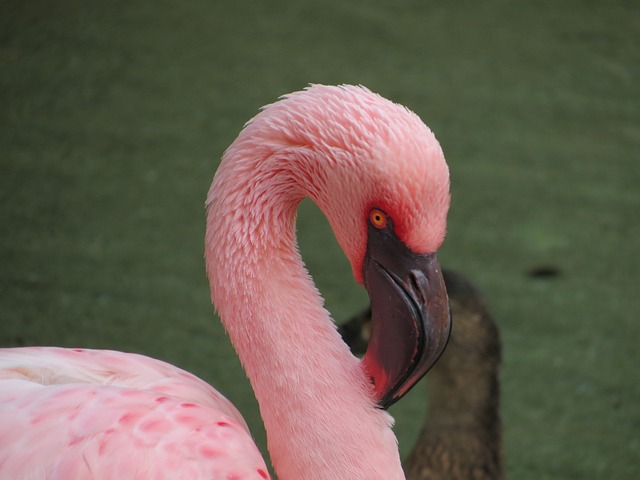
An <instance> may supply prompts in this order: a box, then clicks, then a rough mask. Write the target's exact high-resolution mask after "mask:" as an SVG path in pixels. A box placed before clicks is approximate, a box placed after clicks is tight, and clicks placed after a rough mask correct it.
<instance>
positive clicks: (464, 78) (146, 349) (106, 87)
mask: <svg viewBox="0 0 640 480" xmlns="http://www.w3.org/2000/svg"><path fill="white" fill-rule="evenodd" d="M309 82H314V83H332V84H335V83H358V84H364V85H367V86H368V87H370V88H371V89H373V90H374V91H377V92H379V93H381V94H383V95H385V96H387V97H389V98H391V99H393V100H395V101H397V102H401V103H404V104H406V105H408V106H409V107H410V108H412V109H413V110H414V111H416V112H417V113H418V114H419V115H420V116H421V117H422V118H423V119H424V120H425V122H426V123H427V124H428V125H430V127H431V128H432V129H433V130H434V132H435V133H436V135H437V136H438V138H439V139H440V141H441V143H442V145H443V148H444V151H445V154H446V156H447V159H448V162H449V164H450V168H451V175H452V194H453V203H452V209H451V213H450V217H449V218H450V220H449V232H448V237H447V240H446V242H445V245H444V246H443V248H442V250H441V253H440V258H441V261H442V263H443V264H444V265H446V266H448V267H450V268H457V269H459V270H462V271H464V272H466V273H467V274H468V275H469V276H470V277H471V278H473V279H474V280H475V281H476V283H477V284H478V286H479V287H480V288H481V289H482V290H483V292H484V293H485V295H486V297H487V298H488V300H489V302H490V304H491V306H492V309H493V311H494V314H495V316H496V319H497V322H498V324H499V326H500V328H501V331H502V335H503V340H504V368H503V375H502V379H503V410H502V414H503V420H504V426H505V451H506V460H507V467H508V475H509V477H510V478H513V479H573V478H575V479H602V478H606V479H630V478H634V477H636V476H637V475H638V472H640V386H639V385H640V381H639V380H640V362H639V360H640V353H639V348H638V337H640V326H639V319H640V300H639V298H640V290H639V287H638V280H639V278H640V275H639V268H640V261H639V259H638V250H639V248H640V235H639V234H640V191H639V188H640V187H639V185H640V158H639V157H640V87H639V86H640V9H639V8H638V6H637V5H636V4H635V2H631V1H622V0H614V1H610V2H593V1H586V0H584V1H562V2H560V1H554V0H543V1H536V2H524V1H500V0H489V1H485V2H472V1H457V0H452V1H449V2H435V1H396V2H390V1H389V2H384V1H381V0H377V1H364V0H356V1H349V2H347V1H343V0H340V1H337V0H333V1H327V2H317V1H316V2H310V1H306V0H304V1H296V2H292V1H270V2H249V1H236V2H231V1H227V2H222V1H206V0H184V1H180V2H178V1H173V2H171V1H153V2H152V1H142V0H127V1H119V0H111V1H92V0H90V1H86V0H83V1H79V0H77V1H72V0H60V1H56V2H52V1H40V0H30V1H28V2H25V1H22V0H20V1H17V0H4V1H3V2H2V3H0V344H1V345H5V346H13V345H33V344H51V345H64V346H87V347H99V348H113V349H122V350H126V351H135V352H142V353H145V354H148V355H152V356H155V357H158V358H162V359H164V360H167V361H169V362H172V363H175V364H177V365H180V366H182V367H184V368H186V369H188V370H190V371H192V372H194V373H196V374H198V375H200V376H202V377H203V378H205V379H206V380H208V381H210V382H212V383H213V384H214V385H216V386H217V387H218V388H219V389H220V390H221V391H222V392H224V393H226V394H227V395H228V396H229V398H230V399H231V400H232V401H233V402H234V403H236V405H237V406H238V407H239V408H240V409H241V411H242V412H243V413H244V414H245V416H246V418H247V420H248V422H249V424H250V426H251V428H252V431H253V432H254V433H255V436H256V438H257V439H258V441H259V442H260V444H261V446H263V449H264V433H263V431H262V430H261V428H262V427H261V423H260V419H259V415H258V413H257V410H256V405H255V401H254V400H253V399H252V396H251V393H250V388H249V385H248V382H247V381H246V379H245V378H244V375H243V373H242V371H241V369H240V366H239V363H238V362H237V360H236V359H235V356H234V354H233V350H232V348H231V346H230V345H229V343H228V341H227V339H226V337H225V336H224V333H223V331H222V329H221V328H220V326H219V324H218V321H217V320H216V319H215V318H214V316H213V313H212V308H211V305H210V301H209V292H208V285H207V281H206V278H205V275H204V267H203V260H202V252H203V246H202V243H203V230H204V211H203V202H204V196H205V193H206V191H207V189H208V186H209V184H210V181H211V178H212V176H213V172H214V171H215V168H216V165H217V162H218V159H219V158H220V156H221V154H222V152H223V150H224V149H225V148H226V146H227V145H229V144H230V143H231V142H232V141H233V139H234V138H235V135H236V134H237V133H238V131H239V130H240V128H241V127H242V125H243V123H244V122H245V121H246V120H248V119H249V118H250V117H251V116H252V115H254V114H255V113H256V111H257V109H258V107H260V106H261V105H263V104H265V103H269V102H271V101H273V100H274V99H275V98H276V97H277V96H279V95H281V94H283V93H286V92H289V91H293V90H298V89H301V88H303V87H304V86H305V85H306V84H307V83H309ZM299 231H300V237H301V243H302V248H303V253H304V255H305V259H306V261H307V263H308V265H309V268H310V269H311V271H312V273H313V274H314V275H315V277H316V279H317V281H318V284H319V286H320V288H321V290H322V291H323V293H324V295H325V297H326V299H327V305H328V307H329V308H330V309H331V310H332V312H333V313H334V316H335V318H337V319H343V318H346V317H347V316H348V315H349V314H351V313H353V312H355V311H356V310H357V309H358V308H359V307H361V306H362V305H364V303H365V302H366V297H365V295H364V293H363V292H362V291H361V289H360V287H358V286H357V285H356V284H355V282H353V280H352V278H351V277H350V273H349V268H348V265H347V263H346V261H345V260H344V258H343V256H342V253H341V252H340V251H339V250H338V248H337V246H336V244H335V241H334V240H333V237H332V234H331V232H330V231H329V230H328V228H327V225H326V223H325V221H324V219H322V218H321V217H320V215H319V214H318V212H317V210H315V208H314V207H312V206H311V205H310V204H308V203H305V204H303V206H302V207H301V212H300V216H299ZM538 266H551V267H554V268H557V269H558V270H559V271H560V275H559V276H557V277H555V278H550V279H546V280H545V279H533V278H531V277H529V276H528V275H527V272H528V271H529V270H530V269H532V268H535V267H538ZM424 401H425V400H424V389H422V388H418V389H415V390H414V391H413V392H412V393H411V395H410V396H409V397H407V398H406V399H405V400H403V401H402V402H401V403H399V404H398V405H397V406H395V407H394V408H393V414H394V415H395V416H396V417H397V428H396V431H397V433H398V437H399V439H400V446H401V449H402V452H403V453H406V452H407V451H408V449H409V448H410V446H411V443H412V442H413V439H414V437H415V435H416V431H417V428H418V426H419V424H420V416H421V414H422V412H423V410H424Z"/></svg>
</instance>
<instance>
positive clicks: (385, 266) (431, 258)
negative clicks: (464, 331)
mask: <svg viewBox="0 0 640 480" xmlns="http://www.w3.org/2000/svg"><path fill="white" fill-rule="evenodd" d="M363 276H364V285H365V287H366V289H367V292H368V293H369V299H370V301H371V338H370V340H369V345H368V347H367V351H366V353H365V355H364V357H363V359H362V362H363V365H364V368H365V371H366V372H367V375H368V376H369V377H370V379H371V382H372V383H373V387H374V391H375V396H376V399H377V401H378V405H379V406H380V407H381V408H384V409H387V408H389V407H390V406H391V405H393V404H394V403H395V402H397V401H398V400H400V398H402V397H403V396H404V395H405V394H406V393H407V392H408V391H409V390H410V389H411V388H412V387H413V386H414V385H415V384H416V383H417V382H418V380H420V379H421V378H422V377H423V376H424V375H425V374H426V373H427V372H428V371H429V369H430V368H431V367H432V366H433V365H434V364H435V362H436V361H437V360H438V358H439V357H440V354H441V353H442V352H443V351H444V348H445V346H446V345H447V341H448V340H449V333H450V330H451V315H450V312H449V299H448V297H447V290H446V287H445V284H444V279H443V277H442V269H441V267H440V264H439V263H438V259H437V258H436V255H435V254H434V253H431V254H416V253H414V252H413V251H411V250H410V249H409V248H408V247H406V246H405V245H404V244H403V243H402V242H401V241H400V240H399V239H398V238H397V237H396V235H395V234H394V233H393V231H390V230H377V229H375V228H374V227H372V226H369V234H368V246H367V253H366V256H365V261H364V266H363Z"/></svg>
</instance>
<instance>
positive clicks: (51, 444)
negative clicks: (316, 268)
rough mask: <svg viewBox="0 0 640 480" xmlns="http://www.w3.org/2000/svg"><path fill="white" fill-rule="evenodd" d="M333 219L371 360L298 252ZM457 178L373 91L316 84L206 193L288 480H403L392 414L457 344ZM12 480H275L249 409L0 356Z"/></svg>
mask: <svg viewBox="0 0 640 480" xmlns="http://www.w3.org/2000/svg"><path fill="white" fill-rule="evenodd" d="M305 197H310V198H311V199H312V200H313V201H315V202H316V203H317V204H318V206H319V207H320V208H321V210H322V211H323V213H324V214H325V215H326V216H327V218H328V220H329V223H330V224H331V226H332V229H333V231H334V233H335V235H336V238H337V240H338V242H339V244H340V245H341V247H342V249H343V250H344V252H345V254H346V255H347V258H348V259H349V261H350V263H351V266H352V270H353V274H354V277H355V279H356V280H357V281H358V282H360V283H363V284H364V286H365V288H367V291H368V292H369V295H370V298H371V302H372V305H373V320H372V322H373V327H372V329H373V335H372V341H371V342H370V345H369V348H368V350H367V352H366V353H365V355H364V358H363V360H362V361H361V360H359V359H358V358H356V357H355V356H353V355H352V354H351V352H350V351H349V349H348V347H347V346H346V345H345V344H344V342H343V341H342V340H341V339H340V336H339V334H338V332H337V330H336V327H335V325H334V323H333V322H332V320H331V318H330V316H329V314H328V312H327V311H326V310H325V309H324V307H323V304H322V299H321V297H320V295H319V293H318V292H317V290H316V289H315V287H314V285H313V282H312V280H311V278H310V276H309V275H308V273H307V271H306V269H305V267H304V264H303V262H302V259H301V257H300V254H299V251H298V248H297V244H296V238H295V213H296V208H297V205H298V203H299V202H300V201H301V200H302V199H303V198H305ZM448 206H449V177H448V169H447V165H446V163H445V161H444V156H443V154H442V150H441V149H440V146H439V144H438V142H437V141H436V139H435V137H434V136H433V134H432V133H431V131H430V130H429V129H428V128H427V127H426V126H425V125H424V123H422V121H421V120H420V119H419V118H418V117H417V116H416V115H415V114H413V113H412V112H410V111H409V110H407V109H406V108H404V107H402V106H399V105H397V104H394V103H392V102H390V101H388V100H386V99H384V98H382V97H380V96H378V95H376V94H374V93H372V92H371V91H369V90H367V89H366V88H364V87H354V86H339V87H332V86H322V85H314V86H311V87H309V88H307V89H305V90H304V91H301V92H296V93H293V94H290V95H287V96H284V97H283V98H281V99H280V100H279V101H277V102H275V103H274V104H271V105H268V106H266V107H264V109H263V110H262V111H261V112H260V113H259V114H258V115H256V116H255V117H254V118H253V119H252V120H251V121H249V122H248V123H247V124H246V125H245V127H244V129H243V130H242V131H241V132H240V134H239V136H238V138H237V139H236V140H235V141H234V142H233V144H232V145H231V146H230V147H229V148H228V149H227V151H226V152H225V153H224V155H223V159H222V162H221V164H220V167H219V168H218V171H217V172H216V175H215V178H214V181H213V183H212V186H211V189H210V191H209V194H208V196H207V202H206V208H207V229H206V238H205V264H206V270H207V274H208V277H209V282H210V285H211V295H212V300H213V302H214V304H215V306H216V308H217V310H218V313H219V315H220V318H221V321H222V323H223V325H224V327H225V329H226V331H227V333H228V334H229V337H230V339H231V341H232V343H233V345H234V347H235V349H236V352H237V354H238V356H239V358H240V360H241V362H242V365H243V367H244V369H245V371H246V373H247V376H248V378H249V380H250V381H251V385H252V387H253V390H254V392H255V395H256V398H257V400H258V404H259V407H260V413H261V416H262V419H263V421H264V424H265V429H266V431H267V443H268V449H269V453H270V457H271V463H272V465H273V468H274V470H275V472H276V475H277V476H278V478H279V479H281V480H288V479H289V480H291V479H298V478H305V479H325V480H327V479H367V480H371V479H385V480H388V479H402V478H404V474H403V472H402V468H401V464H400V459H399V454H398V447H397V440H396V438H395V436H394V434H393V431H392V429H391V426H392V419H391V417H390V416H389V414H388V413H387V412H386V411H385V408H386V407H387V406H389V405H391V404H392V403H393V402H395V401H397V400H398V399H399V398H400V397H401V396H402V395H404V393H406V392H407V391H408V390H409V389H410V388H411V387H412V386H413V385H414V384H415V383H416V382H417V381H418V380H419V379H420V378H421V377H422V376H423V375H424V374H425V373H426V371H427V370H428V369H429V368H430V367H431V366H432V365H433V363H434V362H435V361H436V360H437V358H438V356H439V355H440V353H441V352H442V350H443V349H444V346H445V344H446V340H447V338H448V335H449V321H450V320H449V315H448V302H447V296H446V290H445V288H444V283H443V280H442V273H441V271H440V267H439V264H438V262H437V260H436V257H435V252H436V250H437V249H438V247H439V246H440V244H441V243H442V241H443V238H444V233H445V229H446V214H447V209H448ZM0 478H11V479H19V478H29V479H37V478H47V479H65V480H66V479H70V478H77V479H84V478H87V479H88V478H103V479H111V478H127V479H156V478H157V479H164V478H171V479H180V478H189V479H200V478H202V479H209V480H211V479H214V480H215V479H226V480H231V479H236V480H241V479H257V480H261V479H265V478H269V473H268V470H267V467H266V465H265V462H264V460H263V459H262V458H261V456H260V455H259V452H258V449H257V447H256V446H255V444H254V443H253V441H252V440H251V436H250V433H249V430H248V428H247V426H246V424H245V423H244V421H243V419H242V417H241V415H240V414H239V412H238V411H237V410H236V409H235V408H234V407H233V405H231V404H230V403H229V402H228V401H227V400H226V399H225V398H224V397H223V396H222V395H221V394H220V393H218V392H217V391H216V390H215V389H213V388H212V387H211V386H209V385H208V384H206V383H205V382H203V381H202V380H200V379H198V378H196V377H195V376H193V375H191V374H189V373H187V372H185V371H183V370H180V369H179V368H176V367H174V366H172V365H169V364H166V363H164V362H161V361H159V360H154V359H150V358H147V357H144V356H140V355H135V354H131V353H121V352H114V351H97V350H86V349H60V348H55V347H25V348H15V349H0Z"/></svg>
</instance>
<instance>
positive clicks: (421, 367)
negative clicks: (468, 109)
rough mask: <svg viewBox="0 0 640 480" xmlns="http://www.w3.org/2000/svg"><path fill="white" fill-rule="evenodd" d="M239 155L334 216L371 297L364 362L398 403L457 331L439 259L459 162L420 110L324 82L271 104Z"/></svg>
mask: <svg viewBox="0 0 640 480" xmlns="http://www.w3.org/2000/svg"><path fill="white" fill-rule="evenodd" d="M243 149H246V150H247V151H250V152H251V155H241V152H242V151H243ZM231 153H233V155H231ZM227 155H229V156H230V157H231V156H236V157H244V158H252V159H255V160H252V161H251V163H249V164H247V166H246V167H245V166H242V165H241V166H239V167H238V168H246V169H250V170H251V171H256V170H264V171H267V172H268V175H265V178H266V179H267V180H268V188H265V191H266V193H265V196H266V197H268V198H272V197H275V196H276V195H277V194H278V192H284V191H286V192H287V194H286V196H287V198H290V199H291V200H292V202H291V204H294V203H296V201H299V200H300V199H302V198H304V197H311V198H312V199H313V200H314V201H315V203H316V204H317V205H318V206H319V207H320V209H321V210H322V211H323V213H324V214H325V216H326V217H327V219H328V220H329V223H330V224H331V227H332V229H333V232H334V234H335V236H336V239H337V241H338V243H339V244H340V246H341V247H342V249H343V251H344V252H345V254H346V256H347V258H348V259H349V261H350V263H351V267H352V271H353V275H354V277H355V279H356V280H357V281H358V282H360V283H362V284H364V286H365V288H366V289H367V291H368V293H369V297H370V300H371V305H372V334H371V339H370V342H369V346H368V349H367V351H366V353H365V355H364V358H363V366H364V369H365V371H366V374H367V376H368V377H369V378H370V379H371V383H372V384H373V392H374V396H375V400H376V401H377V403H378V405H379V406H381V407H383V408H387V407H389V406H390V405H391V404H393V403H394V402H395V401H397V400H398V399H400V398H401V397H402V396H403V395H404V394H405V393H406V392H407V391H409V389H410V388H411V387H412V386H413V385H414V384H415V383H416V382H417V381H418V380H419V379H420V378H421V377H422V376H423V375H424V374H425V373H426V372H427V371H428V370H429V369H430V368H431V366H432V365H433V364H434V363H435V362H436V360H437V359H438V357H439V356H440V354H441V353H442V351H443V350H444V347H445V345H446V343H447V340H448V337H449V331H450V315H449V303H448V298H447V293H446V289H445V286H444V281H443V278H442V272H441V269H440V266H439V264H438V261H437V259H436V251H437V250H438V248H439V247H440V245H441V244H442V242H443V240H444V236H445V231H446V216H447V211H448V208H449V170H448V167H447V164H446V162H445V160H444V155H443V153H442V150H441V148H440V145H439V143H438V141H437V140H436V138H435V136H434V135H433V133H432V132H431V131H430V130H429V128H428V127H427V126H426V125H425V124H424V123H423V122H422V121H421V120H420V118H419V117H418V116H417V115H415V114H414V113H413V112H411V111H409V110H408V109H406V108H405V107H403V106H400V105H397V104H395V103H393V102H391V101H389V100H386V99H384V98H383V97H381V96H379V95H377V94H374V93H372V92H371V91H369V90H367V89H366V88H363V87H356V86H339V87H334V86H323V85H313V86H311V87H309V88H308V89H306V90H304V91H301V92H296V93H293V94H290V95H287V96H285V97H284V98H283V99H281V100H280V101H278V102H275V103H273V104H271V105H268V106H266V107H264V109H263V111H262V112H261V113H260V114H258V115H257V116H256V117H255V118H254V119H253V120H252V121H250V122H249V123H248V124H247V126H246V127H245V129H244V130H243V132H242V133H241V135H240V136H239V138H238V140H236V142H235V143H234V146H233V147H232V148H231V149H230V150H229V151H228V152H227ZM223 161H224V160H223ZM230 178H231V175H230ZM278 182H281V183H278ZM253 187H254V188H256V189H257V188H258V186H253Z"/></svg>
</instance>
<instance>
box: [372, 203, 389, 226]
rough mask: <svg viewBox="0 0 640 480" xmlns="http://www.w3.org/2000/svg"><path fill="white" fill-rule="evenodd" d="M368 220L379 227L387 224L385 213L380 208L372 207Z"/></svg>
mask: <svg viewBox="0 0 640 480" xmlns="http://www.w3.org/2000/svg"><path fill="white" fill-rule="evenodd" d="M369 221H370V222H371V225H373V226H374V227H376V228H380V229H381V228H384V227H386V226H387V215H386V214H385V213H384V212H383V211H382V210H378V209H377V208H374V209H373V210H371V213H370V214H369Z"/></svg>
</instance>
